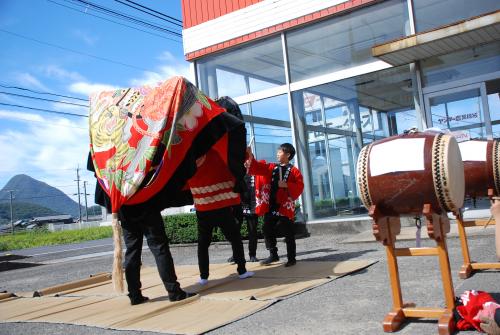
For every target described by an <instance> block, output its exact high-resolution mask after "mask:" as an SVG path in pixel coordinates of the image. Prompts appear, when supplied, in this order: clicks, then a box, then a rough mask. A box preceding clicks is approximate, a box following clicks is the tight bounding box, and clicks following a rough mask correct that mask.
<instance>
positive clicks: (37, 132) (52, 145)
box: [0, 111, 95, 204]
mask: <svg viewBox="0 0 500 335" xmlns="http://www.w3.org/2000/svg"><path fill="white" fill-rule="evenodd" d="M5 112H9V113H10V111H0V117H2V116H3V115H4V114H7V113H5ZM17 114H19V116H23V117H29V116H27V115H28V113H17ZM21 114H26V115H21ZM35 116H36V115H35ZM40 119H41V120H42V121H43V122H38V121H40ZM33 121H37V122H36V123H24V125H23V127H22V128H16V129H10V130H8V131H2V132H1V133H0V147H1V148H2V150H0V161H1V162H2V167H1V172H2V173H1V174H0V180H1V181H2V182H4V183H5V182H7V181H8V179H10V178H11V177H13V176H14V175H16V174H20V173H26V174H28V175H30V176H32V177H33V178H36V179H38V180H40V181H43V182H45V183H47V184H49V185H53V186H58V185H71V184H74V185H75V187H74V189H72V190H71V193H76V182H74V180H75V179H76V168H77V167H78V166H79V167H80V168H81V171H80V176H81V178H82V180H87V181H89V182H90V185H89V186H88V188H87V192H88V193H92V191H93V186H92V185H95V184H94V182H95V179H94V177H93V175H92V174H91V173H89V172H86V171H85V168H86V161H87V155H88V150H89V138H88V137H89V135H88V123H87V122H88V120H87V119H86V118H81V119H78V120H70V119H67V118H61V117H54V118H48V119H45V120H44V119H43V118H41V117H40V118H39V119H38V118H36V117H34V118H33ZM61 190H62V191H63V192H65V193H68V188H61ZM82 191H83V190H82ZM73 198H74V197H73ZM92 199H93V197H90V199H89V200H90V201H91V204H92Z"/></svg>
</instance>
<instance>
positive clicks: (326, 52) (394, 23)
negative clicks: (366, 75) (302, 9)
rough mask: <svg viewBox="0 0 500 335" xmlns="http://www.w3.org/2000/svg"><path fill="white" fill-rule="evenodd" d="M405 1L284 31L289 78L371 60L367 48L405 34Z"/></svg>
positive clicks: (384, 4)
mask: <svg viewBox="0 0 500 335" xmlns="http://www.w3.org/2000/svg"><path fill="white" fill-rule="evenodd" d="M407 18H408V15H407V4H406V1H405V0H390V1H383V2H382V3H379V4H376V5H373V6H369V7H367V8H364V9H360V10H356V11H355V12H352V13H349V14H346V15H343V16H337V17H334V18H332V19H329V20H326V21H323V22H320V23H317V24H313V25H311V26H308V27H305V28H302V29H299V30H296V31H292V32H289V33H287V34H286V39H287V48H288V58H289V63H290V74H291V80H292V81H299V80H303V79H307V78H312V77H315V76H318V75H322V74H326V73H330V72H334V71H338V70H341V69H346V68H349V67H352V66H356V65H362V64H366V63H369V62H373V61H375V60H376V59H375V58H373V57H372V56H371V48H372V46H374V45H375V44H379V43H382V42H385V41H389V40H391V39H395V38H398V37H402V36H404V35H405V25H406V22H407V21H408V19H407Z"/></svg>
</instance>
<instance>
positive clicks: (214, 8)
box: [182, 0, 262, 29]
mask: <svg viewBox="0 0 500 335" xmlns="http://www.w3.org/2000/svg"><path fill="white" fill-rule="evenodd" d="M260 1H262V0H182V23H183V26H184V29H188V28H191V27H194V26H197V25H199V24H201V23H204V22H207V21H211V20H213V19H216V18H218V17H221V16H223V15H226V14H229V13H232V12H235V11H237V10H240V9H243V8H245V7H248V6H250V5H253V4H256V3H258V2H260Z"/></svg>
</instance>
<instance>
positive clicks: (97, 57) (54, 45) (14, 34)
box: [0, 29, 154, 72]
mask: <svg viewBox="0 0 500 335" xmlns="http://www.w3.org/2000/svg"><path fill="white" fill-rule="evenodd" d="M0 31H1V32H4V33H6V34H10V35H12V36H16V37H19V38H22V39H25V40H29V41H33V42H37V43H40V44H44V45H48V46H51V47H53V48H57V49H61V50H64V51H69V52H73V53H76V54H79V55H83V56H87V57H91V58H95V59H98V60H102V61H104V62H108V63H113V64H118V65H122V66H126V67H129V68H133V69H136V70H141V71H149V72H154V71H151V70H148V69H144V68H142V67H138V66H135V65H130V64H127V63H122V62H119V61H114V60H112V59H109V58H104V57H100V56H95V55H91V54H88V53H85V52H80V51H77V50H74V49H70V48H66V47H63V46H60V45H57V44H53V43H49V42H44V41H41V40H38V39H36V38H32V37H28V36H25V35H21V34H18V33H14V32H11V31H8V30H5V29H0Z"/></svg>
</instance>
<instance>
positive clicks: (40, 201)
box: [0, 174, 85, 220]
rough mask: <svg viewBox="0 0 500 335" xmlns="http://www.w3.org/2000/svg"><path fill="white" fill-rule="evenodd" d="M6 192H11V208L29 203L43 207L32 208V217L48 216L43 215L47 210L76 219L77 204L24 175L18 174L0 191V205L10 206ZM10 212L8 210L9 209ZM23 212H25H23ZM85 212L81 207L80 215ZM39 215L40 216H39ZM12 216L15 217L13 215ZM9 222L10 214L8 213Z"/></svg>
mask: <svg viewBox="0 0 500 335" xmlns="http://www.w3.org/2000/svg"><path fill="white" fill-rule="evenodd" d="M7 190H14V192H13V196H14V198H13V201H12V203H13V207H14V204H15V203H30V204H34V205H38V206H41V207H44V208H45V209H42V208H38V209H36V207H33V208H32V210H31V212H33V215H32V216H43V215H50V214H52V213H50V214H45V213H46V209H49V210H51V211H53V212H54V213H57V214H70V215H72V216H74V217H75V218H76V217H78V203H77V202H75V201H74V200H73V199H71V198H70V197H68V196H67V195H66V194H64V193H63V192H62V191H60V190H59V189H57V188H55V187H52V186H50V185H48V184H46V183H44V182H41V181H39V180H36V179H33V178H31V177H30V176H27V175H25V174H19V175H17V176H14V177H12V178H11V179H10V180H9V182H8V183H7V184H6V185H5V186H4V187H3V189H2V190H1V191H0V203H1V204H5V203H7V205H9V206H10V204H9V199H10V195H9V192H7ZM9 211H10V209H9ZM23 212H26V211H25V210H23ZM83 212H85V207H82V213H83ZM39 213H40V214H39ZM14 216H15V217H16V215H15V213H14ZM9 220H10V212H9Z"/></svg>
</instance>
